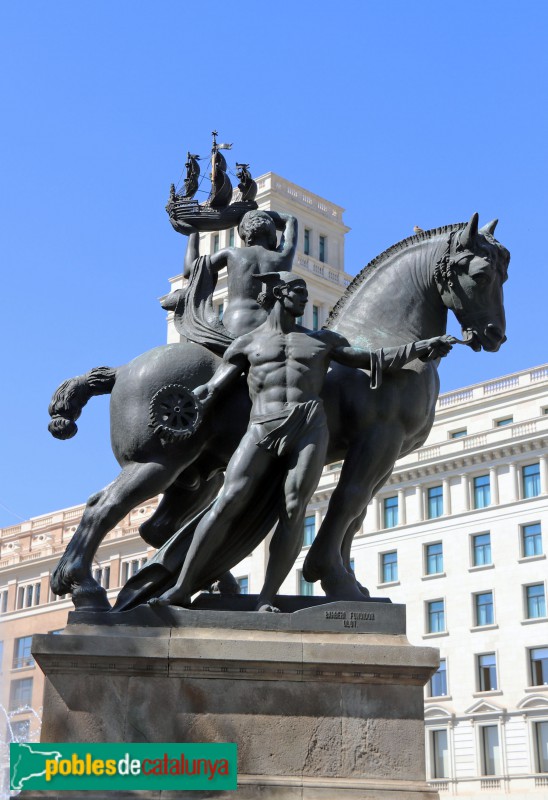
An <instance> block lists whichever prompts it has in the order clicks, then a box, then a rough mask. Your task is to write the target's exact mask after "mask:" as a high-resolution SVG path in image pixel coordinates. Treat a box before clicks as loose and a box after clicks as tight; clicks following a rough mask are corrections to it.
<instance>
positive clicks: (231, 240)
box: [228, 228, 234, 247]
mask: <svg viewBox="0 0 548 800" xmlns="http://www.w3.org/2000/svg"><path fill="white" fill-rule="evenodd" d="M228 246H229V247H234V228H231V229H230V231H229V234H228Z"/></svg>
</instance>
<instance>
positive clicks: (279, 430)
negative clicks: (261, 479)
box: [250, 400, 327, 456]
mask: <svg viewBox="0 0 548 800" xmlns="http://www.w3.org/2000/svg"><path fill="white" fill-rule="evenodd" d="M318 426H323V427H326V426H327V422H326V418H325V413H324V411H323V403H322V401H321V400H308V401H307V402H306V403H296V404H295V405H292V406H290V407H288V408H287V409H283V410H282V411H277V412H275V413H273V414H263V415H252V416H251V419H250V430H251V431H252V433H253V435H254V437H255V444H256V445H257V447H261V448H262V449H263V450H266V451H267V452H268V453H272V454H273V455H276V456H284V455H286V453H288V452H291V450H292V449H293V447H294V445H295V443H296V441H297V440H298V439H299V438H300V437H301V436H302V434H303V433H304V431H305V430H309V431H310V430H312V429H314V428H316V427H318Z"/></svg>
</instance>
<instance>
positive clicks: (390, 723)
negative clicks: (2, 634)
mask: <svg viewBox="0 0 548 800" xmlns="http://www.w3.org/2000/svg"><path fill="white" fill-rule="evenodd" d="M33 654H34V656H35V658H36V660H37V662H38V663H39V665H40V667H41V668H42V670H43V671H44V673H45V675H46V687H45V696H44V715H43V728H42V741H43V742H147V741H151V742H237V744H238V773H239V777H238V786H239V788H238V791H237V792H236V793H235V794H234V793H232V792H213V793H210V792H207V791H206V792H194V791H193V792H162V793H161V792H157V793H156V794H155V793H154V792H152V793H151V792H147V793H146V797H147V800H157V798H160V797H162V798H164V797H165V798H166V800H167V798H168V797H173V798H177V799H178V798H183V797H199V798H202V799H203V800H205V799H206V798H207V797H213V796H215V797H237V798H238V800H258V799H259V798H260V800H274V798H276V800H282V798H283V800H293V799H295V800H297V798H298V799H299V800H345V799H346V800H358V798H359V800H381V798H382V800H412V799H413V800H435V798H437V797H438V795H437V792H435V791H433V790H432V789H429V788H428V787H427V785H426V783H425V765H424V724H423V709H424V704H423V686H424V685H425V683H426V682H427V680H428V679H429V677H430V675H431V674H432V673H433V672H434V670H435V669H436V668H437V665H438V651H437V650H435V649H433V648H430V647H413V646H411V645H410V644H409V642H408V641H407V639H406V637H405V607H404V606H398V605H391V604H387V603H373V602H364V603H331V604H324V605H319V606H316V607H314V608H307V609H303V610H301V611H297V612H294V613H292V614H290V613H281V614H258V613H255V612H242V611H240V612H238V611H211V610H205V611H194V610H190V611H184V610H179V609H173V608H161V609H153V608H149V607H142V608H138V609H136V610H135V611H130V612H126V613H123V614H116V615H115V614H90V613H87V614H86V613H83V612H78V613H77V612H75V613H72V614H71V615H70V618H69V625H68V627H67V628H66V630H65V631H64V632H63V633H62V634H61V635H39V636H35V637H34V642H33ZM73 795H74V796H76V795H75V794H74V793H72V792H62V793H60V797H61V798H62V800H72V796H73ZM55 796H56V795H55V794H51V793H46V792H39V793H33V794H32V797H36V798H38V797H41V798H53V797H55ZM104 796H105V798H106V800H114V797H115V795H114V793H112V792H110V793H109V792H107V793H105V795H104ZM126 796H127V797H128V798H129V797H135V798H137V797H140V796H144V793H136V792H134V793H124V795H123V797H124V798H125V797H126ZM21 797H26V798H27V799H29V798H30V797H31V794H30V793H23V794H22V795H21ZM116 797H118V795H116ZM121 797H122V795H120V798H121ZM98 798H99V796H98V795H96V793H94V800H98Z"/></svg>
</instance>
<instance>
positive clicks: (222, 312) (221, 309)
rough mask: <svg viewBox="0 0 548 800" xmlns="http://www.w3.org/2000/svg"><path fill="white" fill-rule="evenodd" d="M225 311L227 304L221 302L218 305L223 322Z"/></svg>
mask: <svg viewBox="0 0 548 800" xmlns="http://www.w3.org/2000/svg"><path fill="white" fill-rule="evenodd" d="M224 313H225V304H224V303H219V305H218V306H217V316H218V317H219V319H220V320H221V322H222V321H223V317H224Z"/></svg>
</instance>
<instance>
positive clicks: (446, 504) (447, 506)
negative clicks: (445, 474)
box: [443, 478, 451, 516]
mask: <svg viewBox="0 0 548 800" xmlns="http://www.w3.org/2000/svg"><path fill="white" fill-rule="evenodd" d="M443 513H444V515H445V516H449V515H450V514H451V485H450V483H449V478H445V479H444V481H443Z"/></svg>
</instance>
